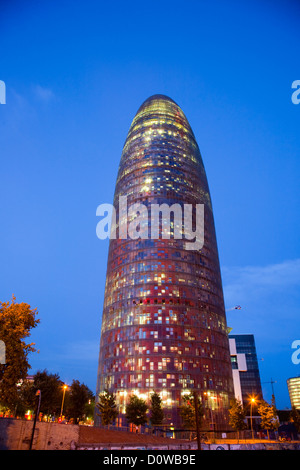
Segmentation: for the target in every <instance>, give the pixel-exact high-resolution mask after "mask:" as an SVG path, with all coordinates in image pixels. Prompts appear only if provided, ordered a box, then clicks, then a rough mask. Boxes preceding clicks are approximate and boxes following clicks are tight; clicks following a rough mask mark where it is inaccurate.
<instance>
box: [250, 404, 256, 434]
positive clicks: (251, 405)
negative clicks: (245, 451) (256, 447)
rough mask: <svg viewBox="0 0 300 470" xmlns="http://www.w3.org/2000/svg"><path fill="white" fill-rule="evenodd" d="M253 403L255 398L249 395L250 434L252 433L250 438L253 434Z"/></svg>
mask: <svg viewBox="0 0 300 470" xmlns="http://www.w3.org/2000/svg"><path fill="white" fill-rule="evenodd" d="M253 403H256V400H255V398H254V397H251V398H250V420H251V434H252V439H254V435H253V424H252V407H253Z"/></svg>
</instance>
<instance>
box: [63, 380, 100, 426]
mask: <svg viewBox="0 0 300 470" xmlns="http://www.w3.org/2000/svg"><path fill="white" fill-rule="evenodd" d="M93 399H94V395H93V392H92V391H91V390H90V389H89V388H88V387H87V386H86V385H85V384H81V383H80V382H79V380H73V382H72V384H71V386H70V389H69V394H68V399H67V403H66V412H65V413H66V415H67V416H68V417H69V418H72V419H73V420H74V423H76V422H78V421H80V420H82V419H83V418H84V417H85V416H86V412H87V406H88V403H89V401H91V400H93Z"/></svg>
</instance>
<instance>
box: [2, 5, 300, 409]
mask: <svg viewBox="0 0 300 470" xmlns="http://www.w3.org/2000/svg"><path fill="white" fill-rule="evenodd" d="M299 19H300V4H299V2H296V1H267V0H260V1H255V0H252V1H243V2H238V1H231V0H227V1H218V0H216V1H214V2H205V1H200V0H198V1H195V0H194V1H193V0H187V1H185V2H182V1H177V0H172V1H164V0H160V1H157V0H152V1H151V2H137V1H128V2H123V1H114V2H104V1H99V0H98V1H91V0H85V1H74V0H73V1H67V0H60V1H55V0H52V1H50V0H46V1H26V2H21V1H15V0H11V1H5V0H1V3H0V48H1V54H0V57H1V62H0V80H3V81H4V82H5V84H6V104H5V105H2V104H1V105H0V162H1V167H0V168H1V173H0V176H1V183H0V198H1V205H0V221H1V230H0V266H1V269H0V273H1V274H0V300H1V301H7V300H9V299H10V298H11V296H12V294H13V293H14V294H15V295H16V297H17V301H19V302H22V301H24V302H28V303H29V304H30V305H31V306H32V307H37V309H38V310H39V318H40V320H41V323H40V325H39V326H38V327H37V328H36V329H35V330H34V331H33V333H32V340H33V341H35V342H36V346H37V349H39V351H40V352H39V353H38V354H37V353H35V354H32V355H31V356H30V363H31V365H32V371H31V372H32V373H35V372H36V371H37V370H38V369H44V368H46V369H47V370H48V371H49V372H53V373H58V374H59V375H60V377H61V379H62V380H64V381H66V382H67V383H71V381H72V379H78V380H80V381H81V382H84V383H85V384H87V385H88V386H89V387H90V388H91V389H92V390H93V391H95V386H96V375H97V362H98V347H99V346H98V345H99V339H100V327H101V310H102V303H103V294H104V283H105V274H106V260H107V249H108V243H107V241H100V240H98V239H97V237H96V224H97V218H96V208H97V206H98V205H99V204H102V203H111V202H112V197H113V192H114V185H115V179H116V175H117V170H118V164H119V160H120V156H121V152H122V147H123V144H124V141H125V139H126V135H127V132H128V130H129V126H130V124H131V121H132V119H133V117H134V115H135V113H136V111H137V109H138V107H139V106H140V105H141V103H142V102H143V101H144V100H145V99H146V98H148V97H149V96H150V95H152V94H156V93H163V94H166V95H168V96H170V97H171V98H172V99H174V100H175V101H176V102H177V103H178V104H179V106H181V108H182V109H183V111H184V113H185V114H186V116H187V118H188V120H189V122H190V124H191V126H192V128H193V131H194V133H195V136H196V139H197V141H198V144H199V147H200V150H201V153H202V156H203V160H204V164H205V168H206V171H207V176H208V180H209V185H210V190H211V195H212V201H213V207H214V214H215V223H216V229H217V238H218V244H219V253H220V261H221V268H222V274H223V285H224V294H225V303H226V308H227V309H229V310H230V308H232V307H233V306H234V305H237V304H240V305H241V306H242V310H240V311H237V310H231V311H229V312H228V324H229V325H230V326H231V327H233V333H235V334H243V333H244V334H248V333H253V334H254V335H255V339H256V347H257V353H258V357H259V366H260V372H261V379H262V382H263V392H264V395H265V398H266V399H267V400H270V398H271V385H270V384H268V383H265V382H269V381H270V380H271V378H272V379H273V380H274V381H276V383H275V396H276V402H277V405H278V406H279V407H281V408H284V407H290V401H289V397H288V392H287V386H286V379H287V378H288V377H291V376H297V375H299V374H300V365H296V364H293V362H292V360H291V356H292V352H293V350H292V348H291V344H292V342H293V341H294V340H296V339H300V331H299V321H298V318H299V302H300V289H299V288H300V247H299V229H300V217H299V204H300V198H299V194H300V192H299V177H300V152H299V149H300V132H299V129H300V104H299V105H297V104H293V103H292V100H291V96H292V93H293V91H294V90H292V88H291V86H292V82H293V81H294V80H300V67H299V40H300V28H299Z"/></svg>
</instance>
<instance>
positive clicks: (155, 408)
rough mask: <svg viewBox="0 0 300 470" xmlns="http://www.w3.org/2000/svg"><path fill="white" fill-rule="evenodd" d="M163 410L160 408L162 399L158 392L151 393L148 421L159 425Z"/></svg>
mask: <svg viewBox="0 0 300 470" xmlns="http://www.w3.org/2000/svg"><path fill="white" fill-rule="evenodd" d="M163 419H164V412H163V409H162V401H161V398H160V396H159V394H158V393H156V392H153V393H152V394H151V404H150V422H151V424H152V425H153V426H155V425H159V424H161V423H162V422H163Z"/></svg>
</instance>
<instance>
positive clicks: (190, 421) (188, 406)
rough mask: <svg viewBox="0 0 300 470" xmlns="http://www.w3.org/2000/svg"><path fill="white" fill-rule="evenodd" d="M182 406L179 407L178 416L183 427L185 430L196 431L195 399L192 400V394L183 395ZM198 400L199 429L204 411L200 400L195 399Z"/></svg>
mask: <svg viewBox="0 0 300 470" xmlns="http://www.w3.org/2000/svg"><path fill="white" fill-rule="evenodd" d="M182 400H183V404H182V406H181V407H180V416H181V418H182V421H183V426H184V427H185V428H187V429H194V430H195V429H196V428H197V423H196V410H195V399H194V394H193V393H190V394H186V395H183V397H182ZM197 400H198V425H199V428H200V427H201V425H202V419H203V416H204V409H203V405H202V403H201V401H200V398H199V397H198V398H197Z"/></svg>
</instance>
